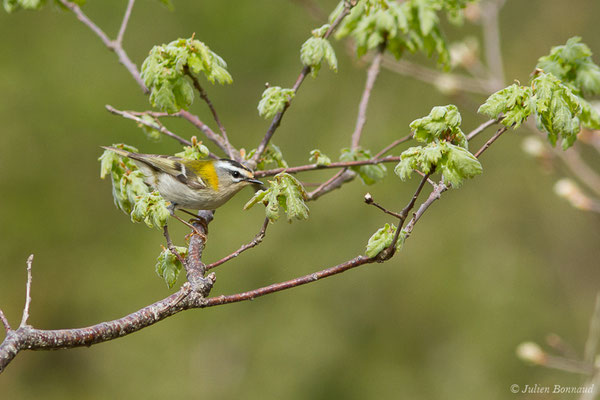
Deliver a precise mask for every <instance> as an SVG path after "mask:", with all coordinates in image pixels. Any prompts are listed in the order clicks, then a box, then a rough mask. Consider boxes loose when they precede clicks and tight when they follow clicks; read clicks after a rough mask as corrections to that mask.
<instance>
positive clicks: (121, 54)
mask: <svg viewBox="0 0 600 400" xmlns="http://www.w3.org/2000/svg"><path fill="white" fill-rule="evenodd" d="M59 1H60V2H61V4H63V5H64V6H65V7H67V8H68V9H70V10H71V11H72V12H73V13H74V14H75V15H76V16H77V19H78V20H79V21H81V22H82V23H83V24H85V25H86V26H87V27H88V28H90V29H91V30H92V32H94V33H95V34H96V36H98V37H99V38H100V40H102V43H104V45H105V46H106V47H108V48H109V49H110V50H112V51H114V52H115V54H117V57H118V58H119V62H120V63H121V64H123V65H124V66H125V68H127V71H129V73H130V74H131V76H132V77H133V79H135V81H136V82H137V84H138V85H139V86H140V88H141V89H142V91H143V92H144V93H145V94H148V93H150V91H149V90H148V88H147V87H146V85H144V81H143V80H142V78H141V77H140V73H139V72H138V69H137V66H136V65H135V64H134V63H133V61H131V59H130V58H129V56H128V55H127V53H126V52H125V50H124V49H123V47H122V46H121V43H120V42H119V41H112V40H110V38H109V37H108V36H107V35H106V33H104V31H103V30H102V29H100V27H99V26H98V25H96V24H95V23H94V22H93V21H92V20H91V19H89V18H88V16H87V15H85V14H84V13H83V11H81V8H79V6H78V5H77V4H75V3H72V2H70V1H68V0H59ZM130 5H131V6H133V5H132V4H130ZM127 10H129V6H128V8H127ZM129 11H130V10H129ZM125 16H126V17H127V11H125ZM128 19H129V17H127V20H128ZM127 20H126V18H123V22H124V23H125V25H127ZM121 28H122V29H124V28H123V24H121Z"/></svg>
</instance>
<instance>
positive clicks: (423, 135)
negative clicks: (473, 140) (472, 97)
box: [410, 104, 468, 149]
mask: <svg viewBox="0 0 600 400" xmlns="http://www.w3.org/2000/svg"><path fill="white" fill-rule="evenodd" d="M461 123H462V117H461V115H460V112H458V108H456V106H455V105H453V104H449V105H447V106H436V107H433V108H432V109H431V112H430V113H429V115H427V116H426V117H423V118H419V119H416V120H414V121H413V122H411V123H410V129H412V131H413V137H414V138H415V139H416V140H417V141H419V142H424V143H431V142H436V143H437V142H440V141H446V142H450V143H453V144H457V145H459V146H461V147H464V148H465V149H466V148H468V142H467V137H466V136H465V134H464V132H463V131H462V130H461V129H460V124H461Z"/></svg>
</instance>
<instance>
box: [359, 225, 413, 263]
mask: <svg viewBox="0 0 600 400" xmlns="http://www.w3.org/2000/svg"><path fill="white" fill-rule="evenodd" d="M396 229H397V228H396V226H395V225H393V224H392V225H391V226H390V224H385V226H384V227H383V228H379V229H378V230H377V231H376V232H375V233H374V234H373V235H372V236H371V237H370V238H369V242H368V243H367V250H366V252H365V254H366V255H367V257H375V256H377V255H378V254H379V253H381V252H382V251H383V250H384V249H386V248H388V247H390V246H391V245H392V242H393V241H394V235H395V234H396ZM405 238H406V233H405V232H404V231H401V232H400V235H399V236H398V241H397V242H396V250H400V248H402V245H403V244H404V240H405Z"/></svg>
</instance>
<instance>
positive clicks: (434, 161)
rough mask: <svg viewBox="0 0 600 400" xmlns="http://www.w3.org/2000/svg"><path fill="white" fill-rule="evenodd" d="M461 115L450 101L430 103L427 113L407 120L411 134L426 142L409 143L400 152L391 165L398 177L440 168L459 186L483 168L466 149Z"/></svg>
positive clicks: (407, 176)
mask: <svg viewBox="0 0 600 400" xmlns="http://www.w3.org/2000/svg"><path fill="white" fill-rule="evenodd" d="M461 120H462V118H461V116H460V113H459V112H458V109H457V108H456V106H454V105H452V104H451V105H447V106H438V107H434V108H433V109H432V110H431V112H430V113H429V115H428V116H426V117H423V118H420V119H417V120H415V121H413V122H412V123H411V124H410V127H411V129H413V132H414V133H413V137H414V138H415V139H416V140H417V141H419V142H423V143H426V145H425V146H415V147H410V148H408V149H407V150H405V151H404V152H402V154H401V155H400V157H401V160H400V162H399V163H398V165H396V168H394V172H395V173H396V175H398V176H399V177H400V179H402V180H406V179H408V178H410V176H411V173H412V171H413V170H419V171H421V172H423V173H425V174H429V173H433V172H434V171H438V172H442V174H443V176H444V180H445V181H446V182H447V183H450V184H451V185H452V186H453V187H459V186H460V185H461V184H462V182H463V181H464V180H465V179H467V178H473V177H475V176H477V175H479V174H481V172H482V171H483V168H482V166H481V163H480V162H479V160H477V158H475V156H474V155H473V154H471V153H470V152H469V151H468V149H467V148H468V143H467V139H466V136H465V134H464V133H463V132H462V130H461V129H460V124H461Z"/></svg>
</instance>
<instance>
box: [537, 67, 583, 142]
mask: <svg viewBox="0 0 600 400" xmlns="http://www.w3.org/2000/svg"><path fill="white" fill-rule="evenodd" d="M531 87H532V89H533V94H534V97H533V103H532V104H533V106H534V107H535V112H536V122H537V126H538V129H540V130H542V131H545V132H547V133H548V140H549V141H550V143H551V144H552V145H555V144H556V142H557V140H558V138H559V137H560V138H562V147H563V149H567V148H569V147H570V146H571V145H572V144H573V143H574V142H575V139H576V138H577V133H579V131H580V130H581V121H580V120H579V114H581V112H582V106H581V104H580V98H579V97H577V96H576V95H574V94H573V92H572V91H571V89H570V88H569V87H567V86H565V85H563V84H562V83H561V82H560V80H558V79H557V78H556V77H555V76H554V75H552V74H546V73H543V72H540V73H538V76H537V77H536V78H534V79H533V81H532V83H531ZM590 116H591V114H590Z"/></svg>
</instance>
